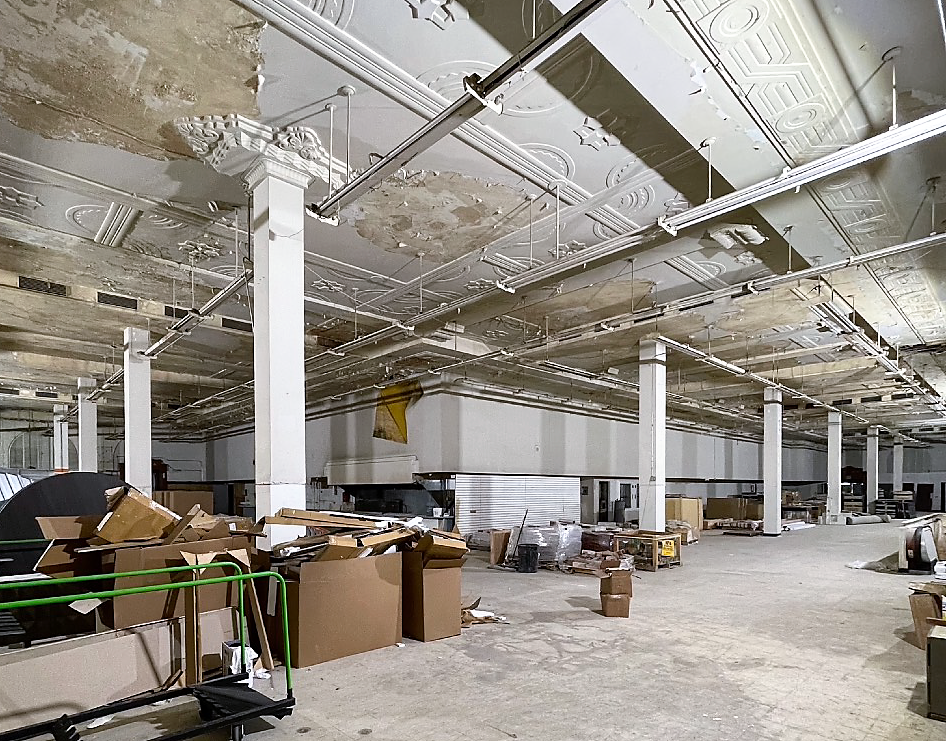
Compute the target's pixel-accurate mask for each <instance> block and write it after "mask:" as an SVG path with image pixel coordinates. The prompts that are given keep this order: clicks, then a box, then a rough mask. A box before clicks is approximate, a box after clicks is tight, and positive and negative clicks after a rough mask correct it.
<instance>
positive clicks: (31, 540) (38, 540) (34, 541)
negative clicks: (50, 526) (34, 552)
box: [0, 538, 49, 548]
mask: <svg viewBox="0 0 946 741" xmlns="http://www.w3.org/2000/svg"><path fill="white" fill-rule="evenodd" d="M48 542H49V538H26V539H24V540H0V548H5V547H6V546H8V545H36V544H38V543H48Z"/></svg>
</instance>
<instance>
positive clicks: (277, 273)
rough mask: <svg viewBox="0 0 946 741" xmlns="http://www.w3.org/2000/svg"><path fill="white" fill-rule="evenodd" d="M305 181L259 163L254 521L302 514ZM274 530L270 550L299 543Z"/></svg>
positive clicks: (255, 180) (252, 181) (251, 173)
mask: <svg viewBox="0 0 946 741" xmlns="http://www.w3.org/2000/svg"><path fill="white" fill-rule="evenodd" d="M311 180H312V177H311V175H309V174H308V173H306V172H302V171H300V170H296V169H294V168H291V167H287V166H286V165H284V164H280V163H276V162H273V161H271V160H268V159H264V158H260V159H259V160H257V162H256V163H255V164H254V165H253V166H252V167H251V168H250V169H249V170H247V172H246V175H245V181H246V185H247V188H248V189H250V190H251V192H252V193H253V224H254V227H255V228H254V231H253V248H254V258H253V268H254V271H255V272H254V281H253V288H254V291H253V292H254V309H255V315H254V325H253V375H254V396H255V403H256V427H255V431H256V516H257V517H263V516H264V515H273V514H275V513H276V512H277V511H278V510H279V509H281V508H282V507H293V508H296V509H305V485H306V466H305V345H304V341H305V317H304V309H305V299H304V290H305V285H304V278H305V267H304V264H303V263H304V259H303V255H304V252H303V248H304V242H303V230H304V228H305V218H306V217H305V211H304V210H303V209H304V205H305V204H304V195H305V188H306V186H307V185H308V184H309V183H310V182H311ZM303 534H304V531H303V530H300V529H299V528H293V527H286V526H273V527H272V528H271V532H270V533H269V537H270V539H271V541H270V542H271V543H280V542H283V541H286V540H291V539H292V538H294V537H297V536H299V535H303Z"/></svg>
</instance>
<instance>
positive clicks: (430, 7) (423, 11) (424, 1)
mask: <svg viewBox="0 0 946 741" xmlns="http://www.w3.org/2000/svg"><path fill="white" fill-rule="evenodd" d="M405 2H407V4H408V5H410V6H411V12H412V13H413V14H414V17H415V18H417V19H418V20H424V21H430V22H431V23H433V24H434V25H435V26H436V27H437V28H439V29H441V30H446V29H448V28H449V27H450V26H452V25H453V24H454V23H456V22H457V21H468V20H469V19H470V14H469V13H468V12H467V10H466V8H464V7H463V6H462V5H460V3H458V2H457V0H405Z"/></svg>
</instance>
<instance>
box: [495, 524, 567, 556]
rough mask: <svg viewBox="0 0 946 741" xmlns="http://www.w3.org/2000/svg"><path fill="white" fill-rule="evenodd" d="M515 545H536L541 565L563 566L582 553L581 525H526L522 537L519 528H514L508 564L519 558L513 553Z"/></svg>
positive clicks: (510, 541) (510, 539)
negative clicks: (567, 560) (553, 564)
mask: <svg viewBox="0 0 946 741" xmlns="http://www.w3.org/2000/svg"><path fill="white" fill-rule="evenodd" d="M513 544H516V545H525V544H535V545H537V546H539V563H558V564H561V563H562V562H564V561H565V560H566V559H569V558H574V557H575V556H577V555H578V554H579V553H581V525H575V524H567V525H563V524H561V523H556V524H555V525H549V526H539V525H526V526H525V527H524V528H523V529H522V534H521V535H520V534H519V528H518V527H514V528H513V529H512V534H511V535H510V536H509V551H508V552H507V553H506V561H507V563H508V562H510V561H514V560H515V559H516V558H517V557H518V554H516V553H513V548H512V546H513Z"/></svg>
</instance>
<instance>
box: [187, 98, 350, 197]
mask: <svg viewBox="0 0 946 741" xmlns="http://www.w3.org/2000/svg"><path fill="white" fill-rule="evenodd" d="M174 127H175V128H176V129H177V131H178V133H180V135H181V136H182V137H183V139H184V141H186V142H187V144H188V146H189V147H190V148H191V149H192V150H194V153H195V154H196V155H197V156H198V157H200V158H201V159H202V160H203V161H204V162H205V163H207V164H208V165H210V166H211V167H212V168H214V169H215V170H216V171H217V172H220V173H223V174H224V175H240V176H242V178H243V181H244V182H245V183H246V186H247V188H248V189H252V188H253V187H255V186H256V185H257V183H259V181H260V180H261V179H262V178H264V177H278V178H280V179H282V180H286V181H287V182H290V183H292V184H293V185H299V186H300V187H303V188H305V187H307V186H308V185H309V184H310V183H311V182H312V181H313V180H322V181H324V182H326V183H327V182H328V178H329V168H328V164H329V154H328V152H327V151H326V149H325V147H323V146H322V142H321V141H320V140H319V137H318V134H316V133H315V131H314V130H313V129H311V128H309V127H308V126H287V127H285V128H283V129H276V128H273V127H272V126H267V125H266V124H261V123H258V122H257V121H252V120H250V119H248V118H245V117H243V116H241V115H239V114H236V113H230V114H228V115H226V116H193V117H187V118H179V119H176V120H175V121H174ZM342 172H344V163H341V162H339V161H338V160H337V159H336V160H335V163H334V165H333V172H332V186H333V188H338V187H341V185H342V179H341V173H342Z"/></svg>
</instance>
